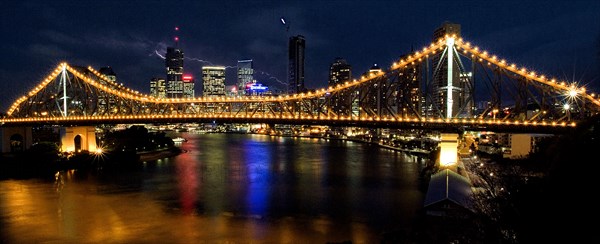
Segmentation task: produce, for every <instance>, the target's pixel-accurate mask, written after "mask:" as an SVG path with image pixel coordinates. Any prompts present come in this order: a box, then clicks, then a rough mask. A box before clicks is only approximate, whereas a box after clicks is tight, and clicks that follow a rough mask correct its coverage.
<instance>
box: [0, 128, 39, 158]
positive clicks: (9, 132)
mask: <svg viewBox="0 0 600 244" xmlns="http://www.w3.org/2000/svg"><path fill="white" fill-rule="evenodd" d="M0 138H1V139H0V148H1V149H2V152H3V153H9V152H22V151H25V150H27V149H29V148H30V147H31V144H32V142H33V136H32V130H31V127H0Z"/></svg>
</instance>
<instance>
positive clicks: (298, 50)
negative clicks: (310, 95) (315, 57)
mask: <svg viewBox="0 0 600 244" xmlns="http://www.w3.org/2000/svg"><path fill="white" fill-rule="evenodd" d="M305 47H306V41H305V40H304V36H301V35H297V36H292V37H290V42H289V46H288V48H289V50H288V51H289V55H288V58H289V66H288V93H300V92H304V90H305V88H304V49H305Z"/></svg>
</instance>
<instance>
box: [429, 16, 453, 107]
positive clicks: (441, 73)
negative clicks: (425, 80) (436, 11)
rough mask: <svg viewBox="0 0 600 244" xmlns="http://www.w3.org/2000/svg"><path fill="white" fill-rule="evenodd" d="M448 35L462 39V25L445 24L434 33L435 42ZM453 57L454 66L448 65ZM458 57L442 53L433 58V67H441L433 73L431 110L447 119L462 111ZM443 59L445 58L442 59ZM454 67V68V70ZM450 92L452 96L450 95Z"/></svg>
mask: <svg viewBox="0 0 600 244" xmlns="http://www.w3.org/2000/svg"><path fill="white" fill-rule="evenodd" d="M446 35H448V36H453V35H455V36H456V38H460V25H459V24H454V23H450V22H444V24H442V26H441V27H439V28H437V29H436V30H435V31H434V32H433V41H434V42H437V41H438V40H439V39H441V38H444V37H445V36H446ZM451 51H452V52H454V51H453V50H451ZM449 56H450V57H453V60H452V66H449V65H448V57H449ZM454 56H456V55H448V53H446V55H442V54H441V53H439V54H436V55H434V56H433V57H432V65H433V67H439V68H438V69H437V70H434V71H433V80H432V84H431V86H432V87H431V90H430V92H431V93H432V101H431V104H430V105H431V106H432V107H433V108H431V110H433V111H439V113H440V114H441V115H443V116H446V117H456V115H457V114H456V113H457V112H458V111H459V109H460V105H461V104H460V102H459V100H461V99H460V98H459V95H460V94H461V91H460V79H459V77H460V70H459V68H458V64H457V63H456V60H457V59H458V58H459V57H454ZM442 57H444V58H443V59H442ZM448 67H450V73H451V76H452V77H450V78H451V81H450V83H449V79H448V73H449V72H448V70H449V69H448ZM452 67H453V68H452ZM448 91H450V94H448V93H449V92H448Z"/></svg>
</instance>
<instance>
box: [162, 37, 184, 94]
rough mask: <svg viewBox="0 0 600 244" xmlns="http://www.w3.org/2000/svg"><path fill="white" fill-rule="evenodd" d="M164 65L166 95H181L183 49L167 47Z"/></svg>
mask: <svg viewBox="0 0 600 244" xmlns="http://www.w3.org/2000/svg"><path fill="white" fill-rule="evenodd" d="M165 65H166V67H167V97H168V98H181V97H183V77H182V76H183V51H182V50H181V49H179V48H175V47H168V48H167V54H166V55H165Z"/></svg>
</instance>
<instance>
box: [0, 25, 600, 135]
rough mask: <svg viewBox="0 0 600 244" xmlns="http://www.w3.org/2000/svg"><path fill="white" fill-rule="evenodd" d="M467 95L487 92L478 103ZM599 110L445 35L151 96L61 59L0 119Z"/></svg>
mask: <svg viewBox="0 0 600 244" xmlns="http://www.w3.org/2000/svg"><path fill="white" fill-rule="evenodd" d="M467 67H470V69H467ZM476 88H477V89H476ZM476 96H481V97H483V98H485V99H486V101H488V102H487V105H486V106H485V107H484V108H483V110H480V111H478V110H476V106H475V97H476ZM599 112H600V99H599V98H598V96H596V95H595V94H594V93H590V92H588V91H587V90H586V88H585V87H583V86H580V85H579V84H577V83H576V82H570V81H564V80H563V81H561V80H558V79H554V78H549V77H546V76H545V75H542V74H539V73H537V72H535V71H532V70H529V69H528V68H525V67H521V66H517V65H516V64H512V63H509V62H507V61H506V60H504V59H501V58H499V57H498V56H496V55H493V54H491V53H489V52H488V51H485V50H481V49H480V48H479V47H477V46H475V45H473V44H471V43H470V42H467V41H465V40H463V39H462V38H457V37H456V36H446V37H444V38H441V39H439V40H437V41H435V42H433V43H431V44H430V45H428V46H425V47H423V48H422V49H420V50H417V51H415V52H414V53H412V54H410V55H406V56H403V57H401V58H400V59H399V60H397V61H396V62H394V63H393V64H391V65H390V66H389V67H388V68H387V69H379V70H371V71H369V72H366V73H364V74H363V75H362V76H360V77H359V78H357V79H354V80H348V81H345V82H343V83H340V84H337V85H335V86H330V87H326V88H321V89H316V90H312V91H308V92H305V93H300V94H287V95H275V96H237V97H197V98H189V99H182V98H156V97H152V96H150V95H147V94H143V93H141V92H139V91H135V90H132V89H130V88H127V87H125V86H123V85H122V84H119V83H117V82H114V81H111V80H109V79H107V78H106V77H105V76H103V75H102V74H100V73H99V72H98V71H96V70H94V69H93V68H92V67H80V66H72V65H69V64H67V63H61V64H59V65H58V67H57V68H56V69H55V70H54V71H52V72H51V73H50V74H49V75H48V76H47V77H46V78H45V79H44V80H43V81H41V83H40V84H38V85H37V86H36V87H34V88H33V89H32V90H31V91H30V92H29V93H27V94H26V95H24V96H22V97H21V98H18V99H17V100H16V101H15V102H14V103H13V104H12V106H11V107H10V108H9V110H8V111H7V112H6V116H5V117H4V118H0V126H3V127H13V126H37V125H44V124H52V125H66V126H70V125H97V124H118V123H184V122H219V123H268V124H318V125H331V126H360V127H377V128H423V129H433V130H440V131H447V132H456V131H459V130H479V131H498V132H517V133H523V132H526V133H534V132H535V133H554V134H556V133H566V132H569V131H571V130H572V129H573V128H575V127H576V125H577V123H578V122H580V121H582V120H584V119H586V118H588V117H590V116H592V115H595V114H598V113H599Z"/></svg>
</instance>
